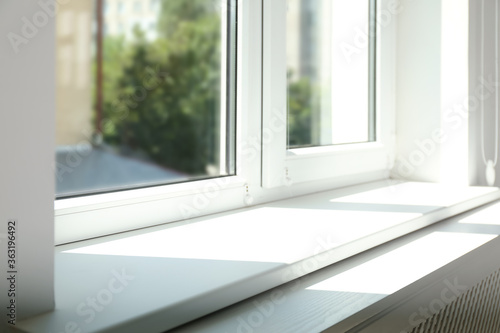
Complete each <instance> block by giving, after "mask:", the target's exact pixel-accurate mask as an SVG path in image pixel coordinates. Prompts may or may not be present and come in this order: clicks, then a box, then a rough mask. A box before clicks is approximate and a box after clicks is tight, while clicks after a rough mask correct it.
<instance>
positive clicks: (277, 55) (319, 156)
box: [262, 0, 395, 188]
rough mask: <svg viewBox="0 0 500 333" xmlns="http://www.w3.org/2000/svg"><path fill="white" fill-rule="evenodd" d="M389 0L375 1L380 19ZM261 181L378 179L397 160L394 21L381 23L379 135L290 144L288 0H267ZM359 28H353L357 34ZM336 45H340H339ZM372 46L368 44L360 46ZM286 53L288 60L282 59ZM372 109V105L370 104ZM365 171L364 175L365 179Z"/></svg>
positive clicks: (277, 184)
mask: <svg viewBox="0 0 500 333" xmlns="http://www.w3.org/2000/svg"><path fill="white" fill-rule="evenodd" d="M388 2H389V1H386V0H379V1H377V19H376V21H377V23H379V22H384V20H383V18H382V17H381V15H382V10H381V9H383V8H385V7H386V6H387V5H388ZM264 3H265V5H264V82H263V84H264V88H263V91H264V96H263V105H264V107H263V119H264V124H268V126H264V127H263V131H264V132H266V131H267V132H268V135H267V136H268V137H270V138H272V139H269V140H267V142H265V145H264V148H263V152H264V154H263V182H262V184H263V186H264V187H266V188H275V187H283V186H289V184H290V183H291V182H293V183H303V182H308V181H316V180H321V179H328V178H345V177H352V176H359V175H365V176H366V177H368V178H370V177H373V179H374V180H375V179H380V174H383V173H386V172H387V171H388V170H389V169H390V168H392V164H393V160H394V149H395V144H394V141H395V136H394V124H395V122H394V94H393V93H392V92H393V91H394V52H395V46H394V41H395V37H394V33H395V31H394V30H395V29H394V24H389V25H387V26H385V27H381V25H380V24H377V35H378V36H377V43H376V58H377V62H376V73H377V75H376V89H375V90H376V105H375V109H376V114H377V115H376V141H374V142H367V143H354V144H345V145H331V146H320V147H311V148H295V149H286V147H287V144H286V129H283V128H282V127H278V126H277V125H276V124H277V123H278V122H280V121H281V122H283V121H284V120H285V119H286V118H287V107H286V105H287V101H286V100H287V91H286V10H287V1H286V0H273V1H265V2H264ZM355 34H356V32H355V31H353V34H352V35H353V38H354V36H355ZM333 47H339V46H338V45H335V46H333ZM362 51H366V52H369V51H368V50H367V49H366V50H362ZM284 59H285V60H284ZM367 112H368V110H367ZM366 177H363V179H364V180H365V179H366Z"/></svg>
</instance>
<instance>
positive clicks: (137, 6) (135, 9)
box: [134, 1, 142, 14]
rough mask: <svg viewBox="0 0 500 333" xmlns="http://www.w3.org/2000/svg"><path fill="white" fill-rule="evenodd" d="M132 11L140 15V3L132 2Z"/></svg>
mask: <svg viewBox="0 0 500 333" xmlns="http://www.w3.org/2000/svg"><path fill="white" fill-rule="evenodd" d="M134 11H135V13H136V14H139V13H141V11H142V3H141V2H140V1H136V2H134Z"/></svg>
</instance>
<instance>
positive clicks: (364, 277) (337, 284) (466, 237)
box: [307, 232, 498, 295]
mask: <svg viewBox="0 0 500 333" xmlns="http://www.w3.org/2000/svg"><path fill="white" fill-rule="evenodd" d="M496 237H498V236H497V235H484V234H471V233H455V232H433V233H431V234H428V235H426V236H424V237H422V238H420V239H418V240H416V241H413V242H411V243H409V244H406V245H404V246H402V247H400V248H398V249H396V250H393V251H391V252H388V253H386V254H384V255H381V256H379V257H377V258H376V259H373V260H370V261H368V262H366V263H363V264H361V265H359V266H357V267H355V268H352V269H350V270H347V271H345V272H342V273H340V274H338V275H336V276H334V277H332V278H329V279H327V280H324V281H322V282H320V283H317V284H315V285H313V286H310V287H309V288H307V289H308V290H325V291H338V292H355V293H370V294H384V295H390V294H392V293H394V292H396V291H398V290H400V289H401V288H403V287H405V286H407V285H409V284H411V283H413V282H415V281H417V280H418V279H420V278H422V277H424V276H426V275H427V274H430V273H432V272H433V271H435V270H437V269H439V268H440V267H443V266H445V265H446V264H448V263H449V262H451V261H453V260H455V259H457V258H459V257H461V256H462V255H464V254H466V253H468V252H470V251H472V250H474V249H476V248H478V247H480V246H481V245H483V244H485V243H487V242H489V241H491V240H492V239H494V238H496Z"/></svg>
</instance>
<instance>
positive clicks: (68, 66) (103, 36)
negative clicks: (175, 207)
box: [56, 0, 236, 197]
mask: <svg viewBox="0 0 500 333" xmlns="http://www.w3.org/2000/svg"><path fill="white" fill-rule="evenodd" d="M59 7H60V8H59V11H58V16H57V124H56V140H57V153H56V182H57V184H56V189H57V195H58V197H67V196H74V195H83V194H89V193H100V192H108V191H114V190H120V189H129V188H137V187H144V186H153V185H159V184H168V183H175V182H182V181H189V180H195V179H203V178H209V177H220V176H228V175H233V174H234V172H235V166H234V164H235V160H234V159H235V152H234V146H235V144H234V141H235V135H234V132H235V109H234V108H235V102H234V101H235V98H234V89H235V88H234V85H235V75H236V74H235V66H234V64H235V56H236V54H235V49H236V46H235V45H236V39H235V38H236V37H235V36H236V28H235V24H236V17H235V15H236V0H228V1H222V0H134V1H131V0H79V1H70V2H68V3H67V4H64V5H61V6H59Z"/></svg>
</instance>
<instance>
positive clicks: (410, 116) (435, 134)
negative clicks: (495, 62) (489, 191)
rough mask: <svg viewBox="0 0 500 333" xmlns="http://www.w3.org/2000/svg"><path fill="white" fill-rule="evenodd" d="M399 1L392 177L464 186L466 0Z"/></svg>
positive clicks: (466, 175) (466, 152) (466, 156)
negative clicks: (395, 140) (394, 145)
mask: <svg viewBox="0 0 500 333" xmlns="http://www.w3.org/2000/svg"><path fill="white" fill-rule="evenodd" d="M401 3H402V4H403V5H402V9H401V12H400V14H399V15H398V16H397V24H398V26H397V28H398V29H397V31H398V38H397V60H396V61H397V64H396V66H397V67H396V73H397V74H396V129H397V134H396V135H397V154H396V158H397V160H396V165H395V168H394V169H393V176H394V177H396V178H405V179H411V180H416V181H429V182H441V183H449V184H458V185H468V184H469V177H470V175H469V171H470V170H469V165H468V160H469V148H468V139H469V128H468V122H467V114H468V109H469V107H468V95H469V78H468V75H469V69H468V62H469V54H468V43H469V40H468V29H469V22H468V15H469V14H468V13H469V1H468V0H439V1H436V0H420V1H401Z"/></svg>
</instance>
